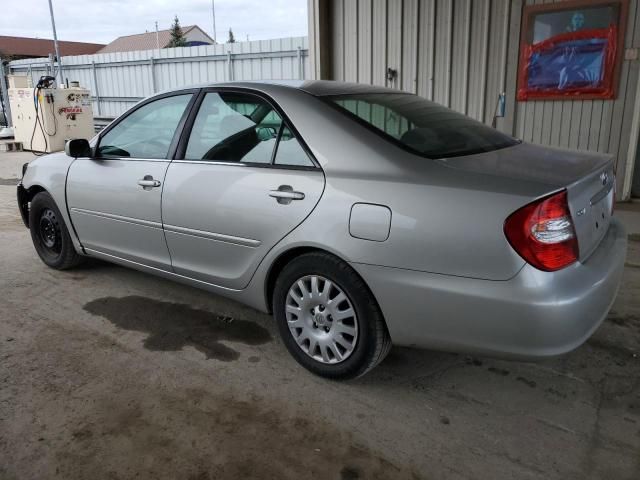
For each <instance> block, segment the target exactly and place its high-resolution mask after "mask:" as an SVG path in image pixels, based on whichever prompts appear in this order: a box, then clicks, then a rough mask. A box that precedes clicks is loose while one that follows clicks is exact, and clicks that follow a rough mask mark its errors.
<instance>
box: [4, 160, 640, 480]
mask: <svg viewBox="0 0 640 480" xmlns="http://www.w3.org/2000/svg"><path fill="white" fill-rule="evenodd" d="M25 158H26V159H29V158H31V155H30V154H22V156H21V155H16V154H13V155H8V154H0V265H1V268H0V478H2V479H3V480H9V479H35V478H37V479H45V478H63V479H72V478H80V479H85V478H114V479H115V478H118V479H124V478H154V479H155V478H158V479H159V478H170V479H173V478H183V479H200V480H204V479H240V478H243V479H245V478H260V479H271V478H273V479H300V478H323V479H325V478H326V479H371V478H383V479H393V478H410V479H436V478H448V479H449V478H452V479H463V478H464V479H467V478H469V479H471V478H473V479H478V478H487V479H497V478H517V479H533V478H544V479H573V478H575V479H595V478H608V479H609V478H610V479H614V478H615V479H638V478H640V358H639V357H640V244H639V243H638V242H632V243H631V244H630V252H629V258H628V262H629V263H628V267H627V269H626V272H625V277H624V285H623V287H622V290H621V292H620V294H619V297H618V300H617V302H616V304H615V306H614V309H613V311H612V312H611V314H610V315H609V318H608V319H607V321H606V322H605V323H604V324H603V326H602V327H601V328H600V329H599V330H598V331H597V332H596V334H595V336H594V337H593V338H592V339H591V340H589V342H588V343H587V344H585V345H584V346H582V347H581V348H579V349H578V350H577V351H575V352H573V353H571V354H569V355H567V356H564V357H562V358H558V359H555V360H551V361H545V362H542V363H537V364H530V363H516V362H506V361H499V360H493V359H488V358H469V357H465V356H462V355H453V354H445V353H436V352H424V351H414V350H408V349H394V350H393V351H392V353H391V354H390V356H389V357H388V359H387V360H386V361H385V362H384V363H383V364H382V365H381V366H380V367H379V368H377V369H376V370H374V371H373V372H372V373H371V374H369V375H368V376H366V377H365V378H363V379H359V380H357V381H352V382H349V383H335V382H328V381H325V380H321V379H319V378H316V377H314V376H312V375H310V374H308V373H306V371H304V370H302V369H301V368H300V367H298V366H297V365H296V364H295V363H294V361H293V360H292V359H290V358H289V356H288V354H287V353H286V352H285V349H284V346H283V345H282V344H281V343H280V341H279V339H278V338H277V334H276V331H275V329H274V327H273V325H272V323H271V320H270V318H269V317H267V316H266V315H262V314H260V313H257V312H255V311H253V310H250V309H248V308H245V307H243V306H241V305H238V304H236V303H233V302H230V301H227V300H224V299H221V298H218V297H215V296H213V295H211V294H208V293H206V292H202V291H198V290H195V289H192V288H187V287H184V286H181V285H178V284H174V283H172V282H169V281H165V280H162V279H158V278H155V277H152V276H149V275H145V274H142V273H138V272H135V271H131V270H126V269H124V268H121V267H117V266H112V265H109V264H105V263H100V262H93V263H90V264H88V265H87V266H84V267H83V268H80V269H77V270H74V271H70V272H57V271H54V270H50V269H47V268H46V267H45V266H44V265H43V264H42V263H41V262H40V261H39V259H37V257H36V254H35V251H34V249H33V247H32V245H31V241H30V238H29V235H28V231H27V230H26V229H25V228H24V227H23V226H22V224H21V222H20V219H19V216H18V212H17V209H16V205H15V199H14V194H15V190H14V187H13V184H14V180H13V179H12V177H15V172H17V169H18V167H17V166H18V165H19V164H21V163H22V162H23V161H24V159H25ZM479 313H480V312H479ZM478 321H482V315H481V313H480V315H479V317H478Z"/></svg>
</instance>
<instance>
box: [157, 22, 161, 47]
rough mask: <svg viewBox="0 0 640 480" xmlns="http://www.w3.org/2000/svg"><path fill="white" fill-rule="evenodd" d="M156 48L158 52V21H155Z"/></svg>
mask: <svg viewBox="0 0 640 480" xmlns="http://www.w3.org/2000/svg"><path fill="white" fill-rule="evenodd" d="M156 48H157V49H158V50H160V35H159V34H158V21H157V20H156Z"/></svg>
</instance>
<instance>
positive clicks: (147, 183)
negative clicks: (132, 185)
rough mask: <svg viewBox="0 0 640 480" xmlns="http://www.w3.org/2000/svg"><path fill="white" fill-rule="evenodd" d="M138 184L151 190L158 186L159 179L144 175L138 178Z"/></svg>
mask: <svg viewBox="0 0 640 480" xmlns="http://www.w3.org/2000/svg"><path fill="white" fill-rule="evenodd" d="M138 185H140V186H141V187H142V188H143V189H145V190H151V189H152V188H155V187H159V186H160V180H154V179H153V177H152V176H151V175H145V176H144V178H143V179H141V180H138Z"/></svg>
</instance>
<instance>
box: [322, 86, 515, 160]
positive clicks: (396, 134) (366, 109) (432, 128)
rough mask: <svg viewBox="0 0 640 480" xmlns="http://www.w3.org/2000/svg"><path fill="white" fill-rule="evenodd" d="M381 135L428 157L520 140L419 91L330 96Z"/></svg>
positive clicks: (483, 149)
mask: <svg viewBox="0 0 640 480" xmlns="http://www.w3.org/2000/svg"><path fill="white" fill-rule="evenodd" d="M327 98H328V99H329V101H331V102H333V103H334V104H335V105H337V106H338V107H339V108H340V109H341V110H342V111H344V112H347V113H349V114H351V115H353V116H355V117H357V118H358V119H360V120H361V121H363V122H365V123H366V124H368V125H369V126H370V127H373V128H374V130H375V131H377V132H379V133H380V134H382V136H384V137H386V138H389V139H391V140H393V141H394V142H395V143H399V144H400V145H402V146H403V147H404V148H407V149H409V150H411V151H413V152H414V153H417V154H419V155H422V156H424V157H427V158H445V157H456V156H462V155H471V154H474V153H482V152H491V151H493V150H498V149H500V148H506V147H510V146H512V145H515V144H517V143H518V141H517V140H516V139H514V138H512V137H510V136H508V135H505V134H503V133H501V132H499V131H498V130H495V129H493V128H491V127H488V126H487V125H485V124H483V123H481V122H478V121H476V120H473V119H471V118H469V117H467V116H466V115H462V114H460V113H456V112H454V111H453V110H450V109H448V108H445V107H443V106H441V105H439V104H437V103H434V102H430V101H429V100H426V99H424V98H422V97H419V96H417V95H410V94H405V93H373V94H356V95H335V96H330V97H327Z"/></svg>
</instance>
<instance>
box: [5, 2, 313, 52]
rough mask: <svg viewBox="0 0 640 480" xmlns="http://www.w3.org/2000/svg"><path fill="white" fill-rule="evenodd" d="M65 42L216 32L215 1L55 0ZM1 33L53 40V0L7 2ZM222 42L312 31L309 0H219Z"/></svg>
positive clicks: (218, 11)
mask: <svg viewBox="0 0 640 480" xmlns="http://www.w3.org/2000/svg"><path fill="white" fill-rule="evenodd" d="M52 1H53V8H54V14H55V18H56V28H57V31H58V39H59V40H75V41H80V42H95V43H109V42H110V41H111V40H113V39H115V38H116V37H119V36H121V35H130V34H133V33H141V32H144V31H145V30H149V31H152V30H154V29H155V22H156V20H157V21H158V28H159V29H161V30H162V29H165V28H169V26H170V25H171V22H172V20H173V17H174V15H178V18H179V19H180V24H181V25H192V24H196V25H199V26H200V27H201V28H202V29H203V30H205V31H206V32H207V33H208V34H209V35H211V36H213V34H212V30H213V26H212V19H211V0H178V1H176V0H171V1H169V0H52ZM2 2H3V3H4V2H7V3H10V4H11V7H10V8H8V6H7V5H5V6H4V7H3V8H2V13H1V14H0V35H15V36H21V37H39V38H52V37H53V35H52V33H51V22H50V18H49V4H48V1H47V0H2ZM215 7H216V30H217V38H218V41H225V40H226V38H227V32H228V30H229V28H232V29H233V33H234V35H235V37H236V40H238V41H240V40H246V39H247V35H249V39H250V40H263V39H267V38H279V37H291V36H302V35H307V0H267V1H264V0H215Z"/></svg>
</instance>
